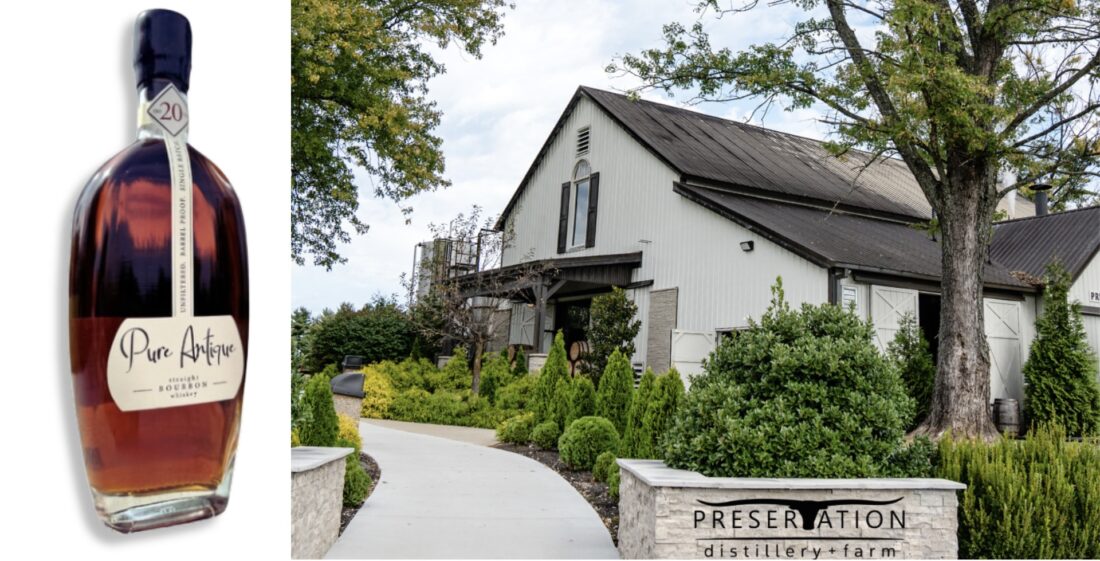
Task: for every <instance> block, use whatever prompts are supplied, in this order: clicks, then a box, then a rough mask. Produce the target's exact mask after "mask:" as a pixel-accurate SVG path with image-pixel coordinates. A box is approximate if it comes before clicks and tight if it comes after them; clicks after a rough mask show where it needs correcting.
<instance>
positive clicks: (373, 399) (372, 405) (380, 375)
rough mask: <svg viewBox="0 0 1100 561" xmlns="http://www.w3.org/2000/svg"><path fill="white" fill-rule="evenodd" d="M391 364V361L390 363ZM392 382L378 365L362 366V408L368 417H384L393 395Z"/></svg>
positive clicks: (364, 414)
mask: <svg viewBox="0 0 1100 561" xmlns="http://www.w3.org/2000/svg"><path fill="white" fill-rule="evenodd" d="M390 364H391V365H392V364H393V363H392V362H391V363H390ZM394 393H395V392H394V390H393V383H392V382H390V377H389V376H388V375H387V374H386V372H385V371H384V370H383V369H382V368H380V367H379V365H375V364H372V365H370V366H367V367H366V368H363V394H364V395H363V409H362V415H363V416H364V417H366V418H368V419H384V418H385V417H386V412H387V411H389V409H390V403H392V402H393V396H394Z"/></svg>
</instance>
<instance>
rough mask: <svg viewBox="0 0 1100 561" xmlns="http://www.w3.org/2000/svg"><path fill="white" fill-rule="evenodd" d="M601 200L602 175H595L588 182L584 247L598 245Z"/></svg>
mask: <svg viewBox="0 0 1100 561" xmlns="http://www.w3.org/2000/svg"><path fill="white" fill-rule="evenodd" d="M599 199H600V174H599V173H598V172H597V173H593V174H592V177H591V178H590V179H589V180H588V229H587V230H586V231H585V236H584V247H593V246H595V245H596V205H597V202H598V201H599Z"/></svg>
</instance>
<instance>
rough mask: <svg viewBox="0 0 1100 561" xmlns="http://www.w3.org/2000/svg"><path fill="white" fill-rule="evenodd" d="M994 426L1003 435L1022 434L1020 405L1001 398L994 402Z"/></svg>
mask: <svg viewBox="0 0 1100 561" xmlns="http://www.w3.org/2000/svg"><path fill="white" fill-rule="evenodd" d="M993 424H995V425H997V430H999V431H1001V433H1002V434H1008V433H1012V434H1020V403H1019V402H1018V401H1016V400H1015V399H1008V398H1001V397H999V398H997V399H995V400H993Z"/></svg>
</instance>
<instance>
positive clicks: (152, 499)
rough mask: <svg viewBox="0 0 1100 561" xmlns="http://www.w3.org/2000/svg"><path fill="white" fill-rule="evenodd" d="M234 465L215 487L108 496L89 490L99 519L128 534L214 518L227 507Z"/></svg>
mask: <svg viewBox="0 0 1100 561" xmlns="http://www.w3.org/2000/svg"><path fill="white" fill-rule="evenodd" d="M232 476H233V465H232V463H231V464H230V466H229V469H227V470H226V472H225V476H224V477H223V478H222V482H221V484H220V485H218V486H217V487H215V488H212V489H202V488H195V487H186V488H182V489H161V490H158V491H155V492H151V493H142V494H107V493H100V492H99V491H96V490H95V489H92V497H93V499H94V501H95V509H96V512H97V513H98V514H99V518H100V520H102V521H103V523H104V524H106V525H107V526H109V527H110V528H112V529H114V530H117V531H119V532H122V533H124V534H129V533H132V532H141V531H143V530H152V529H154V528H163V527H166V526H175V525H177V524H186V523H188V522H194V521H196V520H203V519H206V518H213V517H214V516H217V515H219V514H221V513H222V512H224V511H225V507H226V505H228V504H229V486H230V480H231V479H232Z"/></svg>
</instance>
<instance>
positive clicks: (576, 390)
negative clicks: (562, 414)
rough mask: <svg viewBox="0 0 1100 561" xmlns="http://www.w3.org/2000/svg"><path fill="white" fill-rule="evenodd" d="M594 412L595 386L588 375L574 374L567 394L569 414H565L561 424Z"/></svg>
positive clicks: (566, 424)
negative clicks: (568, 394)
mask: <svg viewBox="0 0 1100 561" xmlns="http://www.w3.org/2000/svg"><path fill="white" fill-rule="evenodd" d="M595 414H596V386H594V385H593V384H592V380H590V379H589V378H588V376H576V377H574V378H573V383H572V388H571V392H570V396H569V415H567V416H566V419H565V423H564V424H563V425H562V426H566V427H567V426H569V424H570V423H572V422H573V421H575V420H577V419H580V418H581V417H588V416H590V415H595Z"/></svg>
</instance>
